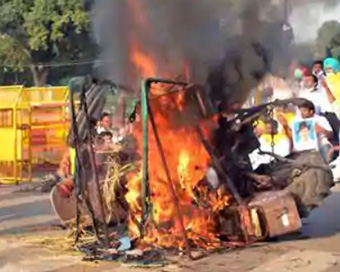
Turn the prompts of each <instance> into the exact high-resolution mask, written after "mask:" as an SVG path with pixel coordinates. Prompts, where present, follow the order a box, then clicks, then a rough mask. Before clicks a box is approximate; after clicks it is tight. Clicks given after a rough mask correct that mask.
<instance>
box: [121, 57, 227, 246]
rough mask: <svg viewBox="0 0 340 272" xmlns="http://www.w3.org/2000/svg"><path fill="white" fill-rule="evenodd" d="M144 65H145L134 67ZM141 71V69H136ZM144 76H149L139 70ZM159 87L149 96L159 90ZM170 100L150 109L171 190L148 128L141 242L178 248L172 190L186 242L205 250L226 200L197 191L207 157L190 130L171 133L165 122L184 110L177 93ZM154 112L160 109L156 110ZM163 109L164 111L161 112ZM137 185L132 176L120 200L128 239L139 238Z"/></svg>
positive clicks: (179, 235)
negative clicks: (147, 210)
mask: <svg viewBox="0 0 340 272" xmlns="http://www.w3.org/2000/svg"><path fill="white" fill-rule="evenodd" d="M136 54H137V55H139V56H143V58H136V57H135V56H136ZM131 56H132V59H133V60H134V61H137V63H135V65H136V66H137V67H140V68H142V67H152V66H155V64H152V65H150V64H151V63H154V62H153V61H152V58H150V57H147V54H145V53H144V54H141V53H133V54H132V55H131ZM138 61H145V63H138ZM142 70H143V69H142ZM143 71H145V72H146V75H147V76H149V74H148V73H147V72H148V71H149V70H148V69H144V70H143ZM159 88H160V87H159V86H157V87H155V88H154V90H159ZM171 96H174V97H170V96H169V97H162V99H161V100H160V101H159V103H158V104H157V106H156V107H153V106H154V104H153V105H152V109H153V112H154V116H155V122H156V124H157V130H158V132H159V135H160V139H161V143H162V146H163V149H164V154H165V157H166V162H167V166H168V168H169V170H170V176H171V180H172V183H173V185H171V184H170V183H169V181H168V179H167V176H166V173H165V170H164V165H163V164H162V161H161V157H160V153H159V149H158V147H157V143H156V140H155V137H154V134H153V131H152V129H151V125H150V126H149V130H150V131H149V135H150V136H149V184H150V191H151V192H150V195H151V201H150V202H151V203H150V204H151V216H150V218H149V221H148V224H147V229H146V233H145V237H144V241H145V242H147V243H150V244H157V245H159V246H163V247H178V248H183V247H184V240H183V233H182V229H181V224H180V221H179V220H180V217H179V214H178V213H177V211H176V206H175V199H174V198H173V196H172V194H171V187H170V186H173V187H174V189H175V192H176V198H177V200H178V204H179V209H180V213H181V217H182V219H183V223H184V227H185V229H186V231H187V234H188V237H189V238H190V240H191V241H192V242H193V243H195V244H196V245H197V246H201V247H205V248H209V247H213V246H216V243H218V239H217V235H216V231H215V229H214V228H215V222H214V212H216V211H219V210H221V209H223V208H224V207H225V206H226V205H227V202H228V200H229V197H228V196H225V195H222V194H219V192H211V191H209V190H208V186H203V185H200V182H201V181H202V180H203V179H204V177H205V174H206V172H207V169H208V166H209V163H210V157H209V155H208V153H207V151H206V150H205V148H204V146H203V145H202V143H201V141H200V139H199V137H198V135H197V133H196V130H195V129H194V128H192V127H190V126H182V127H180V128H176V126H174V124H173V123H171V121H170V120H172V119H171V118H169V116H170V115H171V114H172V113H171V110H177V111H179V112H181V111H182V110H183V108H184V107H185V104H184V103H185V99H184V95H183V92H181V91H180V92H178V93H177V94H173V95H171ZM159 107H162V109H160V108H159ZM163 107H165V108H166V109H164V108H163ZM135 136H136V138H137V141H138V143H139V152H140V154H141V155H142V149H141V147H142V134H141V131H140V130H139V129H138V128H137V130H136V131H135ZM141 182H142V174H141V172H139V173H138V174H135V175H132V176H130V177H129V179H128V193H127V195H126V199H127V201H128V203H129V207H130V224H129V231H130V234H131V235H132V236H135V237H138V236H139V235H140V232H139V228H138V223H139V222H141V215H142V208H141V201H142V200H141ZM198 195H199V196H203V198H204V201H205V202H206V204H207V205H202V204H201V203H200V201H199V200H198Z"/></svg>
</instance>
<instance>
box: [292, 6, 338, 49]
mask: <svg viewBox="0 0 340 272" xmlns="http://www.w3.org/2000/svg"><path fill="white" fill-rule="evenodd" d="M329 20H338V21H340V0H339V4H338V5H336V6H332V7H327V6H325V5H324V4H323V3H312V4H305V5H303V6H300V7H298V8H295V9H294V10H293V12H292V14H291V16H290V23H291V25H292V26H293V29H294V32H295V41H296V42H297V43H303V42H309V41H312V40H315V38H316V37H317V31H318V29H319V28H320V27H321V25H322V24H323V23H324V22H325V21H329Z"/></svg>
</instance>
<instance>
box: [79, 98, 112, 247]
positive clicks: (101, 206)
mask: <svg viewBox="0 0 340 272" xmlns="http://www.w3.org/2000/svg"><path fill="white" fill-rule="evenodd" d="M84 95H85V99H84V101H83V106H84V112H85V118H86V123H87V133H88V134H87V136H88V139H87V140H88V151H89V153H90V161H91V165H92V169H93V170H94V182H95V186H96V191H97V197H98V199H99V209H100V213H101V215H102V219H103V230H104V238H105V239H104V241H105V246H109V244H110V241H109V231H108V226H107V223H106V216H105V210H104V201H103V197H102V194H101V192H100V184H99V176H98V168H97V164H96V159H95V155H94V148H93V141H92V135H91V121H90V118H89V114H88V108H87V102H86V94H84Z"/></svg>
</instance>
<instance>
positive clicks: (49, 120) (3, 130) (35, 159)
mask: <svg viewBox="0 0 340 272" xmlns="http://www.w3.org/2000/svg"><path fill="white" fill-rule="evenodd" d="M68 98H69V90H68V88H67V87H43V88H25V87H23V86H3V87H1V86H0V145H1V152H0V183H6V184H7V183H10V184H13V183H18V182H20V181H30V180H31V179H32V168H33V167H36V166H41V165H44V166H46V164H49V165H58V164H59V162H60V161H61V159H62V157H63V154H64V152H65V151H67V150H68V148H67V145H66V139H67V133H68V130H69V126H70V119H69V111H68Z"/></svg>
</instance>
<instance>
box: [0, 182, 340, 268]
mask: <svg viewBox="0 0 340 272" xmlns="http://www.w3.org/2000/svg"><path fill="white" fill-rule="evenodd" d="M15 189H17V188H15V187H14V188H13V187H8V186H2V187H0V236H2V237H3V238H2V239H0V272H2V271H4V272H17V271H18V272H19V271H21V272H47V271H55V272H59V271H60V272H61V271H62V272H68V271H77V272H80V271H87V272H92V271H102V272H109V271H120V272H124V271H131V269H130V268H129V267H125V266H122V265H120V264H116V263H109V264H107V263H106V264H100V265H97V266H93V265H90V266H89V265H88V264H84V263H81V262H80V257H79V256H71V255H70V254H58V256H57V255H56V254H55V252H49V251H47V250H45V249H42V248H39V247H36V246H35V247H34V246H32V245H31V244H27V243H26V242H25V241H24V240H21V239H13V238H11V236H9V235H11V234H13V233H16V234H18V233H19V234H23V233H32V229H34V228H36V227H37V226H50V225H51V224H57V223H58V220H56V218H55V216H54V215H53V211H52V208H51V206H50V204H49V195H42V194H32V193H29V194H27V193H25V194H23V193H21V194H14V193H13V191H14V190H15ZM339 209H340V186H338V187H336V188H335V190H334V193H333V195H332V196H330V197H329V198H328V199H327V200H326V201H325V203H324V205H322V207H321V208H319V209H317V210H315V211H314V212H313V213H312V215H311V216H310V217H309V218H308V220H306V221H305V222H304V223H305V225H304V228H303V231H302V235H301V237H302V238H305V239H301V240H300V239H299V240H296V238H297V237H294V238H292V237H286V238H285V239H282V240H280V241H277V242H275V243H270V244H264V245H258V246H256V247H254V248H248V249H245V250H242V251H235V252H231V253H224V254H215V255H211V256H209V257H208V258H205V259H203V260H201V261H197V262H188V261H185V262H183V261H180V262H178V263H176V264H174V265H170V266H168V267H165V268H162V269H160V270H157V269H156V270H155V271H163V272H165V271H169V272H170V271H184V272H187V271H193V270H195V271H214V272H219V271H221V272H222V271H223V272H227V271H232V272H288V271H289V272H339V271H340V231H339V228H340V216H339ZM35 233H36V232H35ZM36 234H37V233H36ZM36 234H35V235H36ZM45 235H47V234H45ZM59 235H60V234H59ZM307 237H308V238H307ZM306 238H307V239H306ZM133 271H137V272H138V271H144V270H140V269H134V270H133Z"/></svg>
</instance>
